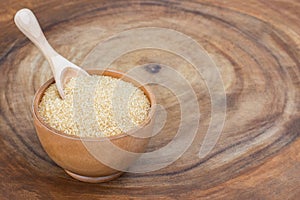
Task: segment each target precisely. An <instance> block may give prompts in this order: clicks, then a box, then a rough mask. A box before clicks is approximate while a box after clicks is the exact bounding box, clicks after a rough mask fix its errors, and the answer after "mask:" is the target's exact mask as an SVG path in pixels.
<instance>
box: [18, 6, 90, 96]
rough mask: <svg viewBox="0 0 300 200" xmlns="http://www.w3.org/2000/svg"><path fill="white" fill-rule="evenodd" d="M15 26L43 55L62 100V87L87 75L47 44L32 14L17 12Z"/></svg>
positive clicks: (29, 11) (23, 11)
mask: <svg viewBox="0 0 300 200" xmlns="http://www.w3.org/2000/svg"><path fill="white" fill-rule="evenodd" d="M14 20H15V24H16V25H17V27H18V28H19V29H20V31H21V32H22V33H24V34H25V35H26V36H27V37H28V38H29V39H30V40H31V41H32V42H33V43H34V44H35V45H36V46H37V47H38V48H39V49H40V50H41V51H42V52H43V54H44V56H45V57H46V58H47V60H48V62H49V64H50V66H51V70H52V73H53V76H54V79H55V83H56V87H57V90H58V92H59V94H60V96H61V97H62V98H64V90H63V88H64V86H65V84H66V83H67V82H68V81H69V80H70V78H72V77H75V76H78V75H87V76H88V75H89V74H88V73H87V72H86V71H84V70H83V69H82V68H80V67H78V66H77V65H75V64H73V63H72V62H70V61H68V60H67V59H66V58H64V57H63V56H61V55H59V54H58V53H57V52H56V51H55V50H54V49H53V48H52V47H51V46H50V44H49V43H48V41H47V39H46V38H45V36H44V34H43V32H42V29H41V27H40V25H39V23H38V21H37V19H36V17H35V15H34V14H33V12H32V11H31V10H29V9H27V8H23V9H21V10H19V11H18V12H17V13H16V15H15V18H14Z"/></svg>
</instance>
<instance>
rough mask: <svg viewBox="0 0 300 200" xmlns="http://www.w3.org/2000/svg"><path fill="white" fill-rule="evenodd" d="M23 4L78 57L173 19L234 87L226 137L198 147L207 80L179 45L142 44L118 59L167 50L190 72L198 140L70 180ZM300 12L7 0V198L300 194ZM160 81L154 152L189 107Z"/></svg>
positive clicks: (202, 4) (152, 58) (289, 7)
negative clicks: (42, 122) (35, 108)
mask: <svg viewBox="0 0 300 200" xmlns="http://www.w3.org/2000/svg"><path fill="white" fill-rule="evenodd" d="M23 7H28V8H30V9H32V10H33V11H34V12H35V14H36V15H37V17H38V18H39V21H40V24H41V26H42V28H43V30H44V31H45V35H46V37H47V38H48V39H49V41H50V43H51V44H52V45H53V47H54V48H55V49H57V51H58V52H60V53H61V54H62V55H64V56H65V57H67V58H68V59H70V60H71V61H73V62H75V63H77V64H80V63H82V62H84V60H85V58H86V56H87V55H88V54H89V52H91V51H92V50H93V49H94V48H95V46H96V45H97V44H99V43H100V42H101V41H103V40H105V39H106V38H108V37H110V36H111V35H113V34H115V33H119V32H121V31H123V30H129V29H132V28H138V27H153V26H154V27H164V28H170V29H174V30H176V31H179V32H182V33H184V34H186V35H188V36H190V37H191V38H193V39H194V40H195V41H197V42H198V43H199V44H201V45H202V46H203V48H204V49H205V50H206V51H207V52H208V53H209V55H210V56H211V58H212V59H213V60H214V62H215V63H216V65H217V66H218V69H219V71H220V73H221V76H222V79H223V82H224V87H225V91H226V98H227V104H226V105H227V112H226V121H225V125H224V128H223V131H222V134H221V137H220V138H219V140H218V142H217V144H216V146H215V147H214V148H213V150H212V151H211V152H210V153H209V155H208V156H206V157H205V158H202V159H200V158H199V157H198V156H197V152H198V151H199V147H200V145H201V141H203V137H204V136H205V133H206V132H207V129H208V125H209V122H210V116H211V109H210V108H211V101H210V98H209V93H208V90H207V87H206V85H205V80H203V78H201V76H200V75H198V74H197V73H195V71H194V69H193V68H192V67H191V66H190V65H189V64H188V63H187V62H186V61H184V60H182V58H179V57H176V56H174V55H172V54H170V53H167V52H159V51H152V52H151V51H150V50H142V51H140V52H132V53H130V54H128V55H124V56H123V59H121V60H118V61H116V62H115V63H113V65H112V68H115V69H119V70H123V71H126V70H128V69H130V67H131V66H136V65H143V64H147V63H153V62H157V63H159V62H160V61H161V60H162V59H164V60H165V61H167V64H168V65H169V66H172V67H173V68H174V69H176V70H177V71H179V72H180V73H181V74H182V76H183V77H185V78H186V79H187V80H189V82H190V84H191V86H192V87H193V89H194V90H195V92H196V95H197V98H198V103H199V107H200V108H199V110H200V111H201V116H202V117H201V120H200V124H199V130H198V132H197V136H196V137H195V140H194V142H193V144H192V145H191V146H190V148H189V149H188V150H187V151H186V152H185V153H184V155H183V156H182V157H180V159H178V160H177V161H176V162H174V163H173V164H171V165H170V166H168V167H166V168H164V169H161V170H158V171H154V172H149V173H142V174H135V173H125V174H124V175H123V176H122V177H120V178H119V179H117V180H114V181H111V182H107V183H101V184H87V183H82V182H79V181H76V180H74V179H72V178H71V177H69V176H68V175H67V174H66V173H65V172H64V171H63V170H62V169H61V168H60V167H58V166H57V165H56V164H55V163H54V162H53V161H51V159H50V158H49V157H48V156H47V154H46V153H45V152H44V150H43V149H42V147H41V145H40V143H39V141H38V138H37V136H36V134H35V130H34V127H33V123H32V117H31V110H30V109H31V102H32V98H33V95H34V93H35V91H36V90H37V88H38V87H39V86H41V85H42V84H43V83H44V82H45V81H46V80H47V79H49V78H50V77H51V71H50V68H49V66H48V64H47V62H46V61H45V59H44V58H43V56H42V54H41V53H40V52H39V51H38V50H37V48H36V47H35V46H34V45H33V44H32V43H31V42H29V40H28V39H26V38H25V36H24V35H23V34H21V32H20V31H19V30H18V29H17V28H16V27H15V25H14V23H13V16H14V14H15V12H16V11H17V10H18V9H20V8H23ZM299 19H300V1H299V0H268V1H265V0H248V1H241V0H223V1H219V0H191V1H180V0H160V1H159V0H133V1H125V0H121V1H119V0H117V1H96V0H91V1H56V0H49V1H33V0H26V1H17V0H10V1H0V27H1V29H0V30H1V31H0V72H1V73H0V108H1V110H0V130H1V132H0V147H1V148H0V199H64V198H72V199H98V198H105V199H106V198H107V199H108V198H112V199H117V198H120V199H122V198H124V199H135V198H137V199H142V198H145V199H157V198H165V199H272V200H273V199H299V196H300V139H299V133H300V131H299V130H300V113H299V111H300V22H299ZM108 51H109V49H108ZM161 68H162V69H161ZM145 69H147V68H145ZM162 70H163V66H162V67H158V68H156V69H155V70H154V71H153V70H152V71H151V70H148V73H153V76H158V75H159V73H160V72H161V71H162ZM151 87H152V88H153V89H154V91H155V94H156V96H157V99H158V102H159V103H160V104H161V105H163V106H164V107H165V109H166V111H167V112H168V117H167V123H166V125H165V127H164V128H163V130H162V132H161V133H160V134H159V135H157V136H155V137H153V138H152V139H151V142H150V144H149V148H148V151H151V150H154V149H159V148H161V147H163V146H164V145H166V144H168V142H170V141H171V140H172V138H173V137H174V135H175V134H176V131H177V128H178V122H179V117H178V116H179V115H180V110H179V103H178V101H177V100H176V97H175V96H174V95H173V94H172V93H171V92H170V91H168V90H167V89H165V88H163V87H160V86H155V85H153V86H151ZM196 109H197V108H196ZM191 115H193V112H191Z"/></svg>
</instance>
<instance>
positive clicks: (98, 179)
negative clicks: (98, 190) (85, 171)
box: [65, 170, 124, 183]
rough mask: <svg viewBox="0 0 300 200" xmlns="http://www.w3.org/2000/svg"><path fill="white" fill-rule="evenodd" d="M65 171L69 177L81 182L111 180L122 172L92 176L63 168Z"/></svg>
mask: <svg viewBox="0 0 300 200" xmlns="http://www.w3.org/2000/svg"><path fill="white" fill-rule="evenodd" d="M65 172H66V173H67V174H69V175H70V176H71V177H73V178H75V179H77V180H79V181H82V182H87V183H102V182H106V181H111V180H113V179H116V178H118V177H119V176H121V175H122V174H123V173H124V172H118V173H115V174H112V175H109V176H99V177H93V176H82V175H79V174H75V173H73V172H70V171H68V170H65Z"/></svg>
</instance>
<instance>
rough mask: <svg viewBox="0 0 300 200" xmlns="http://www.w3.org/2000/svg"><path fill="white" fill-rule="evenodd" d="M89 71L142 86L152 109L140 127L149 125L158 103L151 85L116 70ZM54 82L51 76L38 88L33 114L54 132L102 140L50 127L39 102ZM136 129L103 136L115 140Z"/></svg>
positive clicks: (79, 138)
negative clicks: (44, 118)
mask: <svg viewBox="0 0 300 200" xmlns="http://www.w3.org/2000/svg"><path fill="white" fill-rule="evenodd" d="M87 72H88V73H89V74H91V75H103V76H110V77H113V78H118V79H121V80H123V81H126V82H130V83H132V84H133V85H135V86H136V87H138V88H140V89H141V90H142V91H143V92H144V94H145V95H146V97H147V98H148V100H149V102H150V111H149V113H148V116H147V118H146V119H145V120H144V122H143V123H141V124H140V125H139V127H143V126H145V125H147V124H148V123H149V122H150V120H151V119H152V117H153V115H154V112H155V110H154V105H155V104H156V99H155V96H154V95H153V93H152V92H151V90H150V88H149V87H147V86H145V85H142V84H141V83H139V82H138V81H136V80H135V79H133V78H131V77H129V76H127V75H125V74H124V73H122V72H119V71H116V70H110V69H106V70H97V69H94V70H87ZM53 83H55V80H54V78H51V79H49V80H48V81H47V82H46V83H44V84H43V85H42V86H41V87H40V88H39V89H38V90H37V92H36V94H35V96H34V99H33V104H32V110H33V111H32V112H33V115H35V117H36V118H37V119H38V120H39V122H40V123H41V124H42V125H43V126H44V127H45V128H46V129H49V130H50V131H52V132H53V133H55V134H59V135H61V136H63V137H70V138H72V139H78V140H82V139H85V140H95V139H96V140H97V141H99V140H101V137H87V138H84V137H79V136H76V135H69V134H65V133H64V132H62V131H59V130H56V129H54V128H52V127H50V126H49V125H48V124H47V123H46V122H44V120H43V119H42V117H41V115H40V114H39V111H38V107H39V103H40V102H41V99H42V97H43V95H44V92H45V90H46V89H47V88H48V87H49V86H50V85H51V84H53ZM134 131H136V128H135V129H133V130H129V131H127V132H126V133H122V134H118V135H114V136H109V137H102V138H105V139H107V138H109V139H110V140H113V139H117V138H120V137H124V136H127V135H130V134H131V133H132V132H134Z"/></svg>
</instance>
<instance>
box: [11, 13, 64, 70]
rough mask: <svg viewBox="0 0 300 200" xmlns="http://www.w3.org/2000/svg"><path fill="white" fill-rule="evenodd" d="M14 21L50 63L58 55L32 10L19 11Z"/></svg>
mask: <svg viewBox="0 0 300 200" xmlns="http://www.w3.org/2000/svg"><path fill="white" fill-rule="evenodd" d="M14 21H15V24H16V25H17V27H18V28H19V29H20V31H22V33H24V35H26V36H27V37H28V38H29V39H30V40H31V41H32V42H33V43H34V44H35V45H36V46H37V47H38V48H39V49H40V50H41V51H42V52H43V54H44V56H45V57H46V58H47V59H48V61H50V60H51V57H54V56H57V55H58V53H57V52H56V51H55V50H54V49H53V48H52V47H51V46H50V44H49V43H48V41H47V39H46V38H45V35H44V34H43V32H42V29H41V27H40V25H39V22H38V20H37V18H36V17H35V15H34V14H33V12H32V11H31V10H29V9H27V8H23V9H21V10H19V11H18V12H17V13H16V15H15V18H14ZM51 67H52V66H51Z"/></svg>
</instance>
